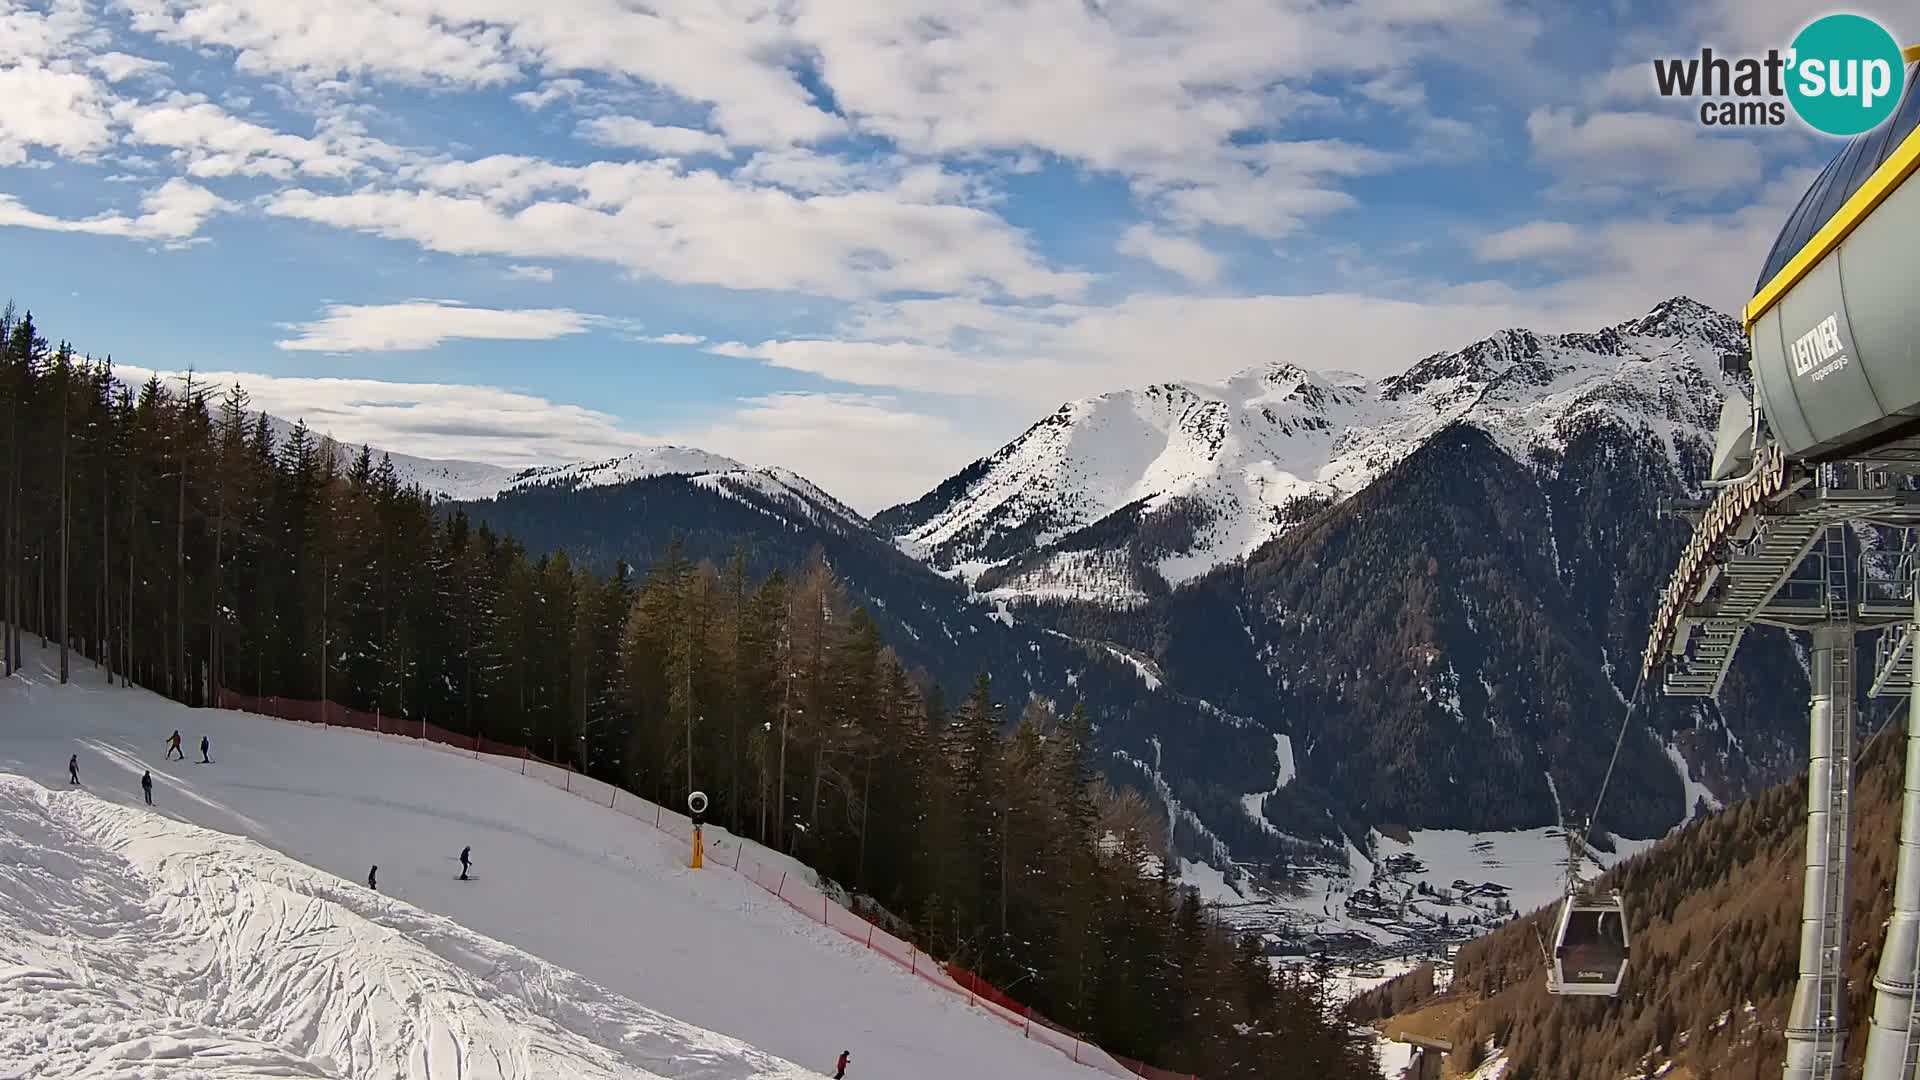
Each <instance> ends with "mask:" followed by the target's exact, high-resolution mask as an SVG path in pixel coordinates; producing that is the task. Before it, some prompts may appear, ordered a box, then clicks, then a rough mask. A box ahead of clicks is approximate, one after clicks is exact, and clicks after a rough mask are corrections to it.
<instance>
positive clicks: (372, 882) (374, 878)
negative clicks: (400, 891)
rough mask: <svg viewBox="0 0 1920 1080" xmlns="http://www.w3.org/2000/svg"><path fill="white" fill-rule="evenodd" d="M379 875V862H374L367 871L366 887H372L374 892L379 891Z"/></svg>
mask: <svg viewBox="0 0 1920 1080" xmlns="http://www.w3.org/2000/svg"><path fill="white" fill-rule="evenodd" d="M379 876H380V867H379V864H377V863H376V864H375V865H374V867H373V869H371V870H368V871H367V888H369V889H372V890H373V891H374V892H379V891H380V885H379Z"/></svg>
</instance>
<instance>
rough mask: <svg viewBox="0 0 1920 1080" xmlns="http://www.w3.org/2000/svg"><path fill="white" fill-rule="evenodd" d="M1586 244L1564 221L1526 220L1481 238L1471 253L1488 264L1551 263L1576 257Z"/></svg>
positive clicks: (1586, 247) (1575, 229) (1576, 229)
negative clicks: (1523, 223)
mask: <svg viewBox="0 0 1920 1080" xmlns="http://www.w3.org/2000/svg"><path fill="white" fill-rule="evenodd" d="M1588 244H1589V241H1587V240H1586V239H1584V238H1583V237H1582V236H1581V233H1580V230H1579V229H1578V228H1575V227H1574V226H1572V225H1569V224H1567V223H1566V222H1564V221H1530V222H1528V223H1526V224H1525V225H1516V226H1514V227H1513V228H1511V229H1503V230H1501V231H1500V232H1497V233H1492V234H1489V235H1487V236H1485V237H1482V238H1481V239H1480V242H1479V243H1478V244H1476V245H1475V248H1474V251H1475V254H1477V255H1479V256H1480V258H1482V259H1485V260H1486V261H1488V262H1531V261H1551V260H1554V259H1562V258H1566V257H1568V256H1573V255H1578V254H1580V253H1581V252H1583V251H1586V250H1587V249H1588Z"/></svg>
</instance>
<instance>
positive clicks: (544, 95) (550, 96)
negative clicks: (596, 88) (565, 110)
mask: <svg viewBox="0 0 1920 1080" xmlns="http://www.w3.org/2000/svg"><path fill="white" fill-rule="evenodd" d="M586 88H587V84H586V83H583V82H581V81H580V80H579V79H554V80H552V81H550V82H548V83H546V84H544V85H542V86H541V87H540V89H538V90H523V91H521V92H520V93H518V94H515V95H513V100H514V102H515V103H516V104H518V105H520V106H522V107H523V108H527V109H531V110H532V111H534V112H539V111H540V110H541V109H544V108H546V107H547V106H549V105H551V104H553V103H554V102H556V101H568V100H571V99H573V98H576V97H579V96H580V95H581V93H583V92H584V91H585V90H586Z"/></svg>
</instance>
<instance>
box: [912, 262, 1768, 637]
mask: <svg viewBox="0 0 1920 1080" xmlns="http://www.w3.org/2000/svg"><path fill="white" fill-rule="evenodd" d="M1743 340H1744V335H1743V334H1742V332H1741V329H1740V326H1739V324H1738V323H1736V322H1735V321H1734V320H1732V319H1730V318H1728V317H1727V316H1725V315H1723V314H1720V313H1719V312H1716V311H1713V310H1712V309H1710V308H1707V307H1706V306H1704V305H1702V304H1700V303H1698V302H1697V301H1694V300H1691V299H1689V298H1686V297H1674V298H1672V299H1670V300H1666V301H1663V302H1661V303H1660V304H1659V305H1656V306H1655V307H1654V308H1653V309H1652V310H1651V311H1649V312H1647V313H1646V314H1644V315H1641V316H1638V317H1636V318H1633V319H1630V320H1627V321H1625V322H1622V323H1619V324H1617V325H1614V326H1610V327H1606V328H1604V329H1601V330H1598V331H1594V332H1590V333H1563V334H1546V333H1541V332H1538V331H1534V330H1528V329H1509V330H1502V331H1499V332H1497V333H1494V334H1491V335H1488V336H1487V337H1486V338H1483V339H1481V340H1479V341H1476V342H1473V343H1471V344H1469V345H1467V346H1465V347H1464V348H1460V349H1456V350H1452V351H1445V352H1436V353H1433V354H1431V355H1428V356H1425V357H1422V358H1420V359H1419V360H1418V361H1416V362H1415V363H1414V364H1413V365H1412V366H1410V367H1409V368H1408V369H1407V370H1406V371H1405V372H1403V373H1401V374H1399V375H1395V376H1391V377H1388V378H1385V379H1381V380H1379V381H1378V382H1377V383H1376V382H1372V381H1369V380H1368V379H1366V378H1364V377H1362V376H1359V375H1355V374H1353V373H1351V372H1338V371H1316V370H1312V369H1311V368H1309V367H1307V366H1305V365H1303V364H1301V363H1298V362H1295V361H1275V362H1270V363H1266V364H1261V365H1257V366H1255V367H1252V368H1248V369H1246V370H1244V371H1241V372H1239V373H1237V374H1235V375H1233V376H1231V377H1229V378H1228V379H1226V380H1225V381H1224V382H1222V383H1220V384H1217V385H1214V384H1206V383H1199V382H1181V383H1160V384H1156V385H1153V386H1149V387H1144V388H1141V389H1138V390H1124V391H1117V392H1114V393H1108V394H1102V395H1100V396H1098V397H1093V398H1086V399H1082V400H1080V401H1074V402H1068V403H1067V404H1065V405H1062V406H1061V407H1060V408H1059V409H1058V410H1056V411H1055V412H1054V413H1052V414H1051V415H1049V416H1048V417H1046V418H1045V419H1043V420H1041V421H1040V422H1039V423H1037V424H1035V425H1034V426H1033V427H1031V428H1029V429H1028V430H1027V432H1026V433H1025V434H1023V435H1021V436H1020V437H1019V438H1018V439H1015V440H1014V441H1013V442H1011V443H1009V444H1007V445H1006V446H1004V447H1002V448H1000V449H999V450H998V451H996V452H995V453H993V454H992V455H990V456H988V457H986V458H983V459H981V460H980V461H977V462H975V463H974V464H973V465H970V466H968V467H967V468H966V469H965V470H963V471H962V472H961V473H959V474H958V475H956V476H955V477H953V478H952V479H951V480H949V481H948V482H946V483H945V484H942V485H941V486H940V487H939V488H937V489H935V490H934V491H933V492H931V493H929V494H928V495H927V496H925V497H923V498H921V499H920V500H918V501H916V502H914V503H911V504H908V505H905V506H900V507H895V508H893V509H891V510H888V511H885V512H883V513H882V514H880V515H878V516H877V517H876V518H875V523H876V524H878V525H880V526H881V527H883V528H886V529H888V530H890V531H891V532H892V533H893V534H894V535H895V536H896V537H897V539H898V542H899V543H900V545H901V547H902V548H903V549H905V550H907V551H908V552H910V553H912V554H915V555H916V556H918V557H921V558H924V559H927V560H928V561H930V562H931V563H933V564H934V565H935V566H937V567H940V568H942V569H945V570H949V571H953V572H956V573H959V574H962V575H963V576H965V577H967V578H968V579H969V580H971V581H975V582H977V583H978V584H979V587H981V588H982V589H983V590H985V591H990V592H993V593H995V594H996V595H1002V596H1013V597H1027V598H1040V597H1077V598H1089V599H1098V600H1103V601H1108V602H1115V603H1130V602H1137V601H1139V600H1141V599H1144V596H1145V592H1144V591H1143V590H1147V589H1150V588H1151V587H1152V586H1153V582H1152V581H1151V580H1143V579H1142V577H1141V576H1140V574H1139V573H1138V566H1139V564H1140V562H1141V561H1142V559H1143V558H1144V559H1146V560H1148V565H1150V566H1151V567H1152V570H1153V571H1154V572H1155V575H1156V576H1158V577H1159V578H1161V579H1164V580H1165V581H1167V582H1172V583H1178V582H1180V581H1183V580H1187V579H1189V578H1192V577H1194V576H1197V575H1199V574H1201V573H1204V572H1205V571H1206V570H1208V569H1210V568H1212V567H1213V566H1215V565H1218V564H1219V563H1220V562H1222V561H1225V560H1228V559H1233V558H1239V557H1242V556H1245V555H1247V554H1249V553H1250V552H1252V551H1253V550H1254V549H1255V548H1257V547H1259V546H1260V545H1262V544H1264V543H1266V542H1267V541H1268V540H1271V539H1272V538H1273V537H1275V536H1277V535H1279V534H1280V533H1281V532H1283V531H1285V530H1286V529H1287V528H1289V527H1291V525H1293V524H1295V523H1297V522H1298V521H1300V520H1302V519H1303V518H1304V517H1305V516H1306V514H1307V513H1308V512H1310V511H1311V509H1312V508H1313V507H1316V506H1321V505H1325V504H1326V503H1328V502H1331V501H1337V500H1339V499H1342V498H1345V497H1346V496H1348V495H1350V494H1352V493H1354V492H1356V491H1358V490H1360V489H1361V488H1364V487H1365V486H1367V485H1368V484H1369V483H1371V482H1372V481H1373V480H1374V479H1375V478H1377V477H1378V476H1380V475H1381V474H1382V473H1383V472H1385V471H1386V470H1387V469H1389V468H1391V467H1392V466H1393V465H1395V464H1397V463H1398V462H1399V461H1401V460H1402V459H1404V458H1405V457H1406V456H1407V455H1408V454H1410V453H1412V452H1413V451H1414V450H1415V449H1417V448H1418V447H1420V446H1421V445H1423V444H1424V443H1425V442H1426V440H1427V439H1429V438H1430V437H1432V436H1433V435H1434V434H1435V433H1437V432H1439V431H1440V430H1442V429H1443V428H1445V427H1447V426H1448V425H1450V424H1453V423H1468V424H1472V425H1474V426H1476V427H1479V428H1481V429H1483V430H1485V431H1486V432H1487V433H1488V434H1489V435H1490V436H1492V437H1493V439H1494V441H1495V442H1496V443H1497V444H1498V445H1500V446H1501V447H1502V448H1503V449H1504V450H1506V451H1507V452H1508V453H1509V454H1510V455H1512V456H1513V457H1514V458H1515V459H1517V460H1520V461H1527V460H1529V459H1530V458H1531V457H1532V456H1533V455H1534V454H1536V453H1539V452H1541V451H1545V452H1548V453H1549V454H1551V453H1553V452H1556V451H1558V450H1559V449H1560V448H1562V447H1563V446H1564V445H1565V444H1566V441H1567V439H1568V438H1569V437H1570V436H1571V434H1572V433H1574V432H1577V431H1580V430H1584V429H1585V428H1586V427H1589V426H1591V425H1593V424H1596V423H1611V424H1615V425H1618V426H1621V427H1623V428H1626V429H1628V430H1631V431H1633V432H1635V433H1636V434H1639V435H1645V436H1648V437H1651V438H1653V439H1656V440H1657V441H1658V442H1659V443H1660V444H1661V445H1662V446H1664V447H1665V448H1666V451H1667V454H1668V456H1669V458H1670V459H1673V460H1678V458H1679V456H1680V453H1681V449H1680V443H1681V442H1682V441H1684V440H1688V439H1701V438H1706V437H1707V433H1708V432H1710V431H1711V430H1712V427H1713V424H1714V418H1715V416H1716V415H1717V412H1716V410H1717V409H1718V407H1719V402H1720V400H1721V397H1722V396H1723V395H1724V393H1725V392H1726V390H1727V389H1728V386H1729V382H1728V380H1729V379H1730V376H1727V375H1726V374H1724V373H1723V372H1722V371H1721V365H1720V363H1719V361H1720V360H1721V358H1723V357H1724V356H1725V355H1727V354H1728V353H1729V352H1733V351H1737V350H1738V349H1740V348H1742V347H1743V346H1742V342H1743Z"/></svg>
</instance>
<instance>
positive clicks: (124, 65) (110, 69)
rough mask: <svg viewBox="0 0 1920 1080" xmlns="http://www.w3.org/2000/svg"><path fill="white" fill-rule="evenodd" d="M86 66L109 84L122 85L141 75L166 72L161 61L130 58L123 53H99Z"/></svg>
mask: <svg viewBox="0 0 1920 1080" xmlns="http://www.w3.org/2000/svg"><path fill="white" fill-rule="evenodd" d="M87 66H88V67H90V68H92V69H93V70H95V71H97V72H99V73H100V74H101V76H102V77H104V78H105V79H106V80H107V81H108V82H110V83H122V82H126V81H127V80H128V79H132V78H136V77H138V76H141V75H152V74H154V73H156V72H161V71H165V70H167V65H166V62H165V61H163V60H150V59H148V58H146V57H144V56H132V55H129V54H127V53H123V52H108V53H101V54H99V55H98V56H95V57H93V58H92V59H90V60H88V61H87Z"/></svg>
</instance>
